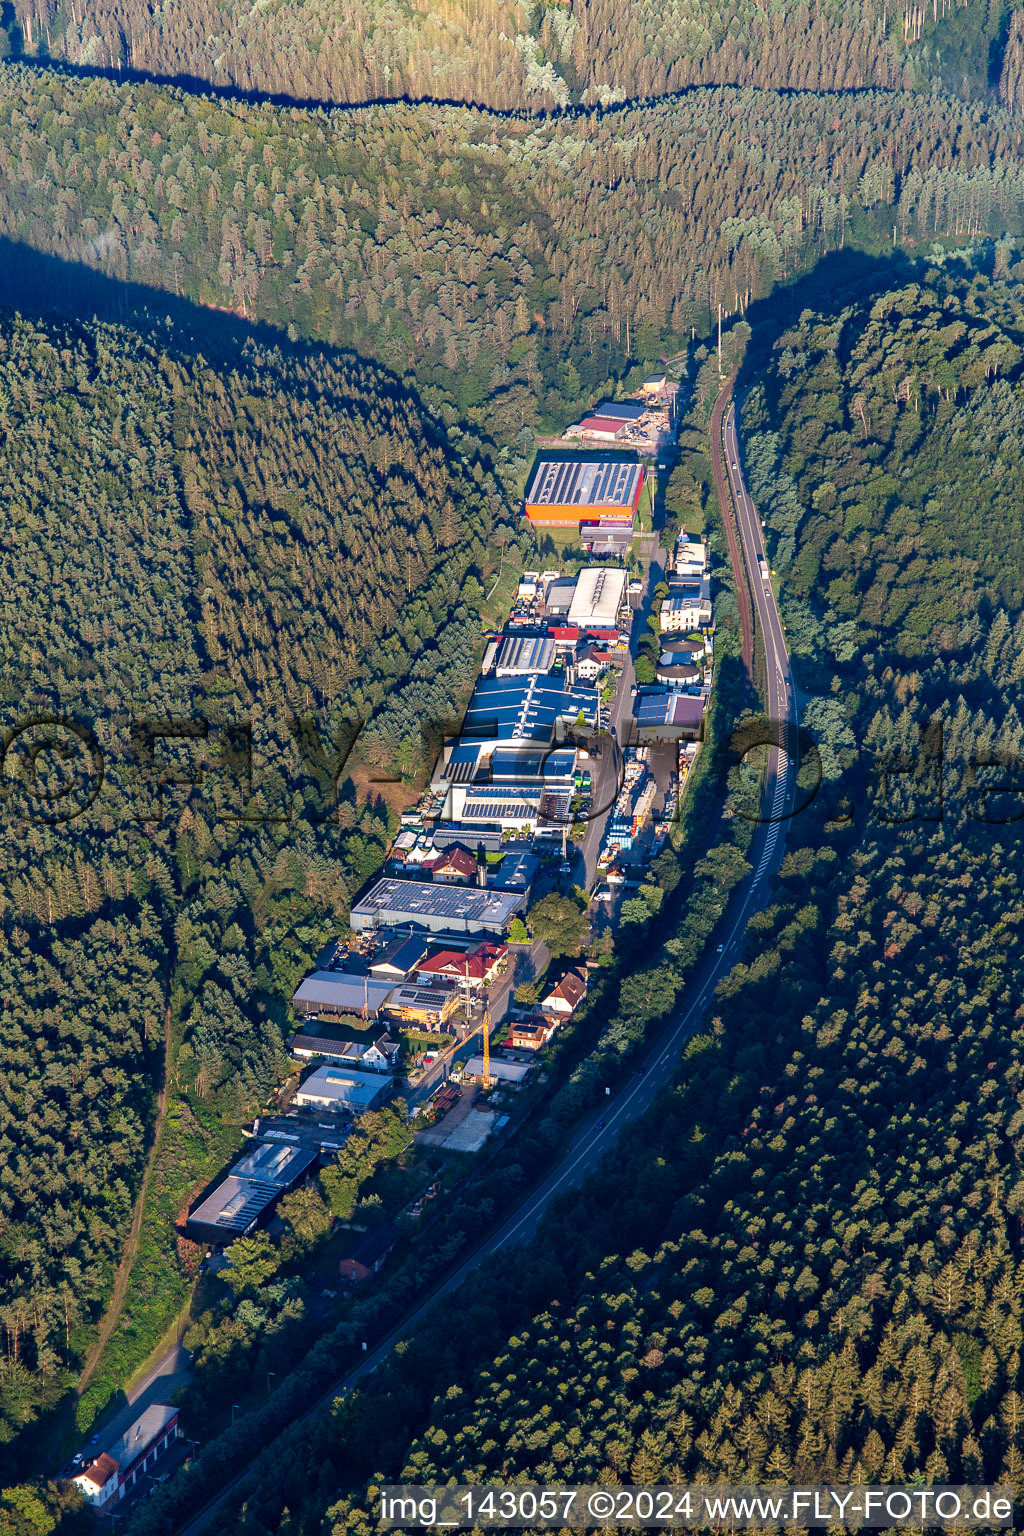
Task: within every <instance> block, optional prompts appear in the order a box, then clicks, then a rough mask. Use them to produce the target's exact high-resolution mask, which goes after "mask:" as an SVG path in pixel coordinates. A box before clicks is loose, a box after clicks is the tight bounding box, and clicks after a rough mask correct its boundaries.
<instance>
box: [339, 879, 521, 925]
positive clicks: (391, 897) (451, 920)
mask: <svg viewBox="0 0 1024 1536" xmlns="http://www.w3.org/2000/svg"><path fill="white" fill-rule="evenodd" d="M525 906H526V897H525V896H523V895H521V894H520V892H518V891H493V890H489V889H481V888H480V887H479V886H470V885H432V884H427V883H425V882H421V881H419V880H378V881H377V883H376V885H374V886H373V887H372V888H371V889H370V890H369V891H367V893H366V895H365V896H364V897H363V899H362V901H357V902H356V904H355V906H354V907H353V908H352V911H351V913H350V914H349V921H350V922H351V924H352V927H353V928H354V929H355V930H356V932H357V933H363V932H365V931H366V929H368V928H389V927H395V926H397V925H398V924H402V926H403V927H404V926H405V925H406V924H409V925H411V926H413V927H416V928H420V929H425V930H427V931H428V932H431V933H494V934H498V935H503V934H504V933H505V931H506V929H507V928H508V926H509V924H510V923H511V921H512V919H513V918H514V917H516V916H517V915H518V914H519V913H520V912H522V910H523V909H524V907H525Z"/></svg>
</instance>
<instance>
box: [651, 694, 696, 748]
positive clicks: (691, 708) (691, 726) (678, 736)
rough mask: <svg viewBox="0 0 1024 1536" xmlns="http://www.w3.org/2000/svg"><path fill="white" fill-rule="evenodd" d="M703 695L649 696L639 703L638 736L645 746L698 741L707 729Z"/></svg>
mask: <svg viewBox="0 0 1024 1536" xmlns="http://www.w3.org/2000/svg"><path fill="white" fill-rule="evenodd" d="M706 708H707V698H706V697H705V696H704V695H703V694H690V693H648V694H644V695H642V696H641V697H639V698H638V699H637V700H636V702H635V713H636V723H637V736H638V737H639V739H640V741H641V742H642V743H644V744H651V743H657V742H667V741H697V740H699V739H700V736H701V733H702V731H703V729H704V712H705V709H706Z"/></svg>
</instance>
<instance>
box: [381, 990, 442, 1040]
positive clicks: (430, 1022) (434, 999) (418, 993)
mask: <svg viewBox="0 0 1024 1536" xmlns="http://www.w3.org/2000/svg"><path fill="white" fill-rule="evenodd" d="M458 1001H459V999H458V993H457V992H456V989H455V988H454V987H452V986H444V985H441V986H413V985H410V986H405V987H396V988H395V990H394V992H392V994H391V997H390V999H389V1001H388V1017H389V1018H391V1019H394V1020H395V1022H396V1023H399V1024H413V1025H416V1026H418V1028H420V1029H433V1030H439V1029H442V1028H443V1026H444V1025H445V1024H446V1023H447V1021H448V1020H449V1019H450V1018H451V1016H452V1014H453V1013H454V1012H455V1009H456V1008H457V1006H458Z"/></svg>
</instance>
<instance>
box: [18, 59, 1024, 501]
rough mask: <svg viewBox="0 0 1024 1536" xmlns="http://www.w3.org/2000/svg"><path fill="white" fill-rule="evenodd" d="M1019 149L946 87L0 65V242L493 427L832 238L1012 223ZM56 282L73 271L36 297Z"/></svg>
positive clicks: (62, 296) (1002, 115) (621, 364)
mask: <svg viewBox="0 0 1024 1536" xmlns="http://www.w3.org/2000/svg"><path fill="white" fill-rule="evenodd" d="M752 121H756V122H757V124H758V133H757V137H756V140H755V139H753V138H752V137H751V133H750V124H751V122H752ZM1021 142H1022V128H1021V124H1020V121H1019V119H1018V118H1017V117H1016V115H1015V114H1014V113H1011V112H1009V111H1003V110H1001V109H999V108H992V107H990V106H986V107H982V106H980V105H965V104H964V103H963V102H960V101H958V100H956V99H954V98H952V97H949V96H947V95H943V94H935V95H930V96H927V97H921V96H917V95H914V94H913V93H910V92H904V93H897V92H891V93H884V92H874V91H868V92H865V93H863V94H856V93H855V94H852V95H842V94H839V95H815V94H799V93H797V94H794V95H787V94H779V93H776V92H764V91H761V92H759V91H757V90H755V89H753V88H743V89H715V88H708V89H706V90H700V91H697V92H695V93H693V94H692V95H688V96H686V97H684V98H683V99H681V100H679V101H674V102H664V103H661V104H659V105H657V106H654V107H650V108H644V109H636V110H625V109H624V110H622V111H618V112H613V113H609V114H603V113H599V112H594V113H589V114H585V115H583V116H581V117H578V118H565V119H559V120H556V121H553V122H547V123H543V124H541V123H537V122H531V121H523V120H508V119H503V118H500V117H497V116H495V115H494V114H492V113H487V112H479V111H471V110H469V109H465V108H455V107H434V106H419V107H410V106H405V105H402V104H397V105H392V106H389V107H371V108H366V109H362V110H358V111H348V112H345V111H335V112H328V113H323V112H314V113H310V112H304V111H297V110H286V111H281V110H278V109H276V108H274V107H272V106H270V105H262V106H247V105H244V104H238V103H230V104H229V103H224V102H221V101H214V100H210V99H208V98H202V97H195V96H189V95H184V94H181V93H179V92H177V91H172V90H168V89H166V88H161V87H158V86H154V85H148V84H133V85H116V84H114V83H112V82H110V81H108V80H102V79H99V80H95V79H94V80H69V79H67V78H64V77H61V76H58V75H55V74H53V73H46V72H41V71H39V70H36V69H34V68H31V67H28V66H25V65H6V66H4V65H0V233H2V234H6V235H8V236H10V237H11V238H12V239H14V240H17V241H19V242H22V243H27V244H28V245H30V246H31V247H32V248H33V249H35V250H37V251H44V252H48V253H50V254H52V255H55V256H60V257H62V258H63V259H64V260H65V261H67V262H70V263H75V264H80V265H81V266H84V267H89V268H92V269H95V270H98V271H100V272H102V273H104V274H106V275H107V276H109V277H111V278H113V279H116V280H119V281H132V282H135V283H137V284H141V285H143V286H144V287H147V288H155V289H160V290H164V291H166V292H167V293H169V294H174V295H179V296H180V295H183V296H184V297H186V298H188V299H191V300H193V301H196V302H199V303H202V304H206V305H211V306H216V307H218V308H223V309H229V310H231V311H233V312H234V313H235V314H236V315H238V316H240V317H243V318H244V319H248V320H263V321H269V322H270V323H272V324H274V325H276V326H279V327H282V328H283V327H290V328H291V329H290V334H292V335H293V336H302V337H307V338H310V339H314V340H317V341H322V342H328V343H330V344H332V345H345V346H351V347H355V348H357V349H358V350H360V351H362V352H365V353H369V354H371V355H373V356H374V357H376V358H377V359H379V360H380V361H381V362H382V363H383V364H384V365H385V366H386V367H389V368H391V369H393V370H394V371H395V372H398V373H400V374H403V375H405V374H407V373H411V374H412V376H413V377H414V378H415V381H416V384H417V387H419V388H429V389H436V390H437V391H439V392H440V393H441V394H442V395H443V396H444V397H445V399H444V402H443V404H444V409H445V410H446V414H447V419H448V420H449V421H452V422H454V421H456V420H458V421H460V422H461V423H463V424H468V425H469V426H470V427H471V428H472V429H473V430H476V431H485V432H486V433H487V434H488V436H490V437H492V438H494V439H496V440H498V441H501V442H505V443H509V444H511V443H513V442H514V441H515V438H516V436H517V434H519V433H520V432H521V431H522V430H523V429H524V427H525V426H526V425H527V423H529V422H532V421H535V420H536V419H537V417H538V415H539V416H540V418H541V420H543V421H545V422H550V423H552V424H554V423H563V424H564V421H565V420H566V419H567V413H568V412H571V411H572V410H574V409H576V408H577V407H579V406H582V405H584V404H585V403H586V401H587V400H588V399H591V398H593V395H594V394H595V393H597V392H598V391H600V390H603V389H604V387H605V385H606V383H607V381H608V380H609V379H614V378H615V377H617V376H619V375H620V374H621V373H622V372H623V371H624V369H625V367H626V364H627V358H628V357H630V356H631V357H633V358H638V359H641V360H651V359H655V358H657V357H658V356H659V355H661V354H662V353H663V352H664V350H665V349H666V348H670V349H672V350H677V349H678V348H679V346H681V345H682V344H683V343H684V342H686V341H688V340H689V339H690V336H691V333H692V329H693V327H694V326H696V327H697V328H698V329H699V330H701V331H703V330H705V329H706V328H707V325H708V321H709V316H711V315H714V314H715V313H716V311H717V305H718V304H719V302H721V303H722V304H723V305H724V307H725V309H726V312H727V313H734V312H736V311H737V310H738V309H741V308H743V307H745V306H746V305H747V304H749V302H750V301H751V300H753V299H756V298H757V297H758V296H760V295H763V294H765V293H767V292H769V291H770V290H771V288H772V285H773V284H774V283H776V282H777V281H779V280H783V279H789V278H792V276H793V275H794V273H795V272H797V271H799V270H801V269H802V268H803V267H804V266H805V265H807V264H808V263H810V262H813V261H814V260H815V259H816V258H817V257H819V256H821V255H822V254H823V253H825V252H828V251H831V250H834V249H836V248H837V247H840V246H842V245H844V244H845V242H846V241H847V240H848V239H849V240H855V239H859V240H868V241H872V242H882V243H885V244H888V245H889V246H890V247H891V245H892V243H893V237H894V232H895V236H896V239H897V240H898V241H900V242H902V243H904V244H906V245H910V246H915V245H916V246H921V245H923V246H925V247H926V248H927V246H928V245H929V244H930V243H931V241H933V240H935V239H941V238H945V237H952V238H960V237H963V236H970V235H973V234H978V235H982V234H987V233H990V234H994V235H998V234H1000V233H1002V232H1003V231H1004V230H1010V231H1011V232H1013V231H1019V230H1020V229H1021V227H1022V209H1024V172H1022V168H1021V161H1020V147H1021ZM77 297H78V295H77V291H76V289H75V285H74V272H73V269H72V270H71V271H70V272H69V275H68V277H67V280H66V283H65V285H64V290H63V291H60V290H58V291H57V292H56V293H55V294H54V296H53V301H56V302H58V303H61V302H63V303H66V304H68V305H69V306H72V307H73V306H74V304H75V302H76V299H77ZM524 472H525V470H524Z"/></svg>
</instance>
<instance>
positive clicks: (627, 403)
mask: <svg viewBox="0 0 1024 1536" xmlns="http://www.w3.org/2000/svg"><path fill="white" fill-rule="evenodd" d="M647 410H648V407H647V405H646V404H645V402H644V401H643V400H602V401H601V404H600V405H595V406H594V410H593V415H595V416H604V417H610V418H611V419H612V420H613V421H628V422H631V423H633V424H635V423H636V422H638V421H639V420H640V418H641V416H645V415H646V414H647Z"/></svg>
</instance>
